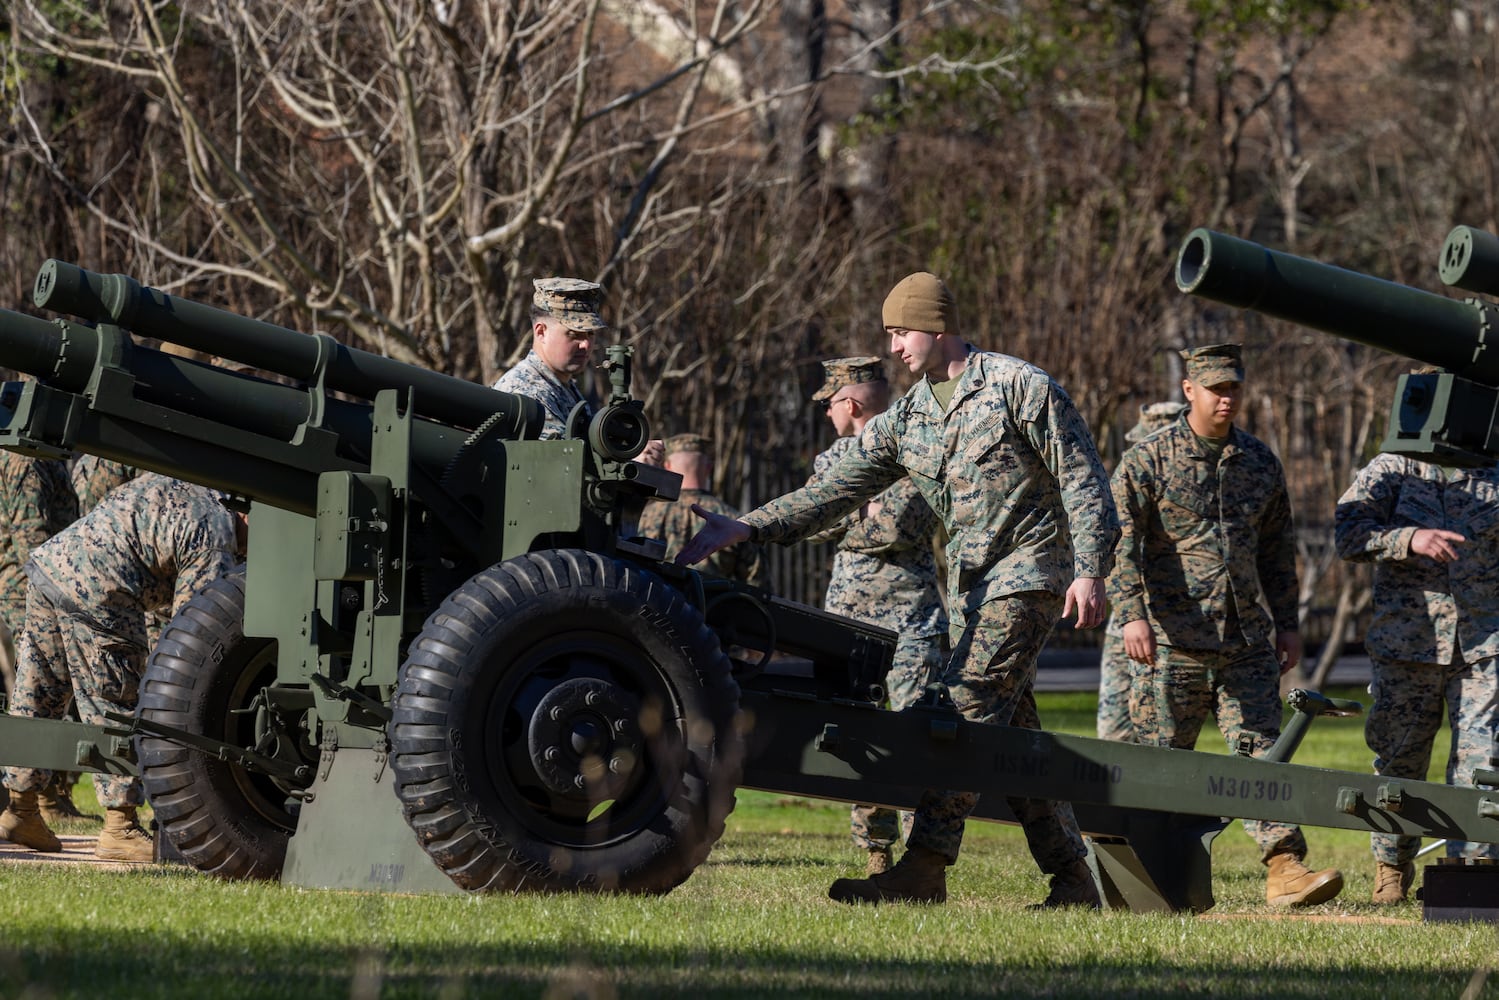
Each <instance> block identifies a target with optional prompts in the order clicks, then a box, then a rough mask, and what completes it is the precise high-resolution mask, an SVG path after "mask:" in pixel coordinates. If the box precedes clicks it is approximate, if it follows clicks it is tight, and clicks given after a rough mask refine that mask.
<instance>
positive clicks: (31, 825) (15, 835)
mask: <svg viewBox="0 0 1499 1000" xmlns="http://www.w3.org/2000/svg"><path fill="white" fill-rule="evenodd" d="M0 837H4V838H5V839H6V840H8V841H10V842H11V843H12V844H20V845H21V846H22V847H29V848H31V849H32V850H33V851H42V852H43V853H46V854H55V853H57V852H58V851H60V850H62V841H60V840H58V839H57V834H55V833H53V832H52V831H51V829H49V828H48V826H47V821H46V820H44V819H42V814H41V813H40V812H38V811H37V806H36V792H11V793H10V804H9V805H8V806H6V807H5V812H3V813H0Z"/></svg>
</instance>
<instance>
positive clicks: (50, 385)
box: [0, 260, 1499, 910]
mask: <svg viewBox="0 0 1499 1000" xmlns="http://www.w3.org/2000/svg"><path fill="white" fill-rule="evenodd" d="M34 302H35V305H36V306H37V307H38V308H42V309H47V310H51V311H53V312H58V313H64V314H67V315H68V316H70V317H74V318H68V319H57V320H52V321H48V320H44V319H41V318H38V317H35V316H31V315H26V314H22V313H17V312H12V311H6V310H0V366H4V367H9V368H12V369H15V370H18V371H21V372H24V373H27V374H29V375H31V376H32V378H31V379H29V380H24V381H17V382H10V383H6V384H4V385H3V386H0V424H3V427H0V447H7V448H12V449H15V450H19V451H22V452H25V453H28V454H32V455H39V456H62V455H67V454H69V453H73V452H89V453H93V454H98V455H101V456H103V457H105V458H110V459H115V460H118V461H123V462H127V463H130V464H132V465H135V466H138V467H141V468H145V469H149V470H152V471H156V472H161V473H164V474H166V475H170V476H176V477H178V478H182V479H186V480H190V481H194V482H198V483H202V484H204V485H206V486H210V487H213V488H216V489H219V490H222V491H224V492H225V493H226V494H227V496H228V498H229V500H228V502H230V503H234V504H241V505H244V506H245V507H246V508H247V509H248V513H249V524H250V542H249V555H248V559H247V562H246V564H245V565H244V566H243V567H242V568H241V569H240V570H238V571H236V572H234V573H232V574H230V575H229V576H227V577H226V578H224V579H221V580H220V581H218V582H216V583H214V584H213V585H211V586H209V587H208V588H206V589H205V590H204V591H202V592H201V593H199V594H198V595H197V596H196V597H194V598H193V600H192V601H191V602H190V603H189V604H188V605H187V607H186V608H185V609H184V610H183V611H182V612H181V613H180V614H179V615H178V616H177V617H176V618H174V619H173V621H172V622H171V623H170V624H169V625H168V626H167V628H166V629H165V630H164V632H163V635H162V637H161V639H160V641H159V642H158V644H157V645H156V647H155V648H154V649H153V651H152V653H151V656H150V659H149V661H148V665H147V669H146V674H145V678H144V682H143V684H142V687H141V697H140V706H139V709H138V712H137V714H136V715H135V716H134V717H133V718H125V719H119V720H115V722H114V723H112V724H110V725H108V726H102V727H98V726H87V725H82V724H78V723H67V722H51V721H42V720H32V719H21V718H14V717H3V718H0V762H3V763H7V764H16V765H25V766H34V767H47V768H54V769H67V768H74V769H84V770H93V771H108V772H115V773H126V772H135V771H138V772H139V773H140V774H141V776H142V778H143V780H144V782H145V784H146V788H147V794H148V796H149V797H150V800H151V803H152V805H153V807H154V809H155V811H156V814H157V817H158V819H159V821H160V824H161V829H162V831H163V833H164V837H165V840H166V841H167V842H168V846H169V847H170V848H171V849H172V850H173V851H174V852H175V853H177V854H180V856H181V857H182V858H183V859H185V860H186V861H187V863H189V864H191V865H192V866H194V867H195V868H198V869H200V870H202V871H205V872H209V873H211V874H214V875H217V876H220V877H224V878H280V879H281V880H282V881H285V882H288V883H292V884H298V885H305V886H330V887H342V888H363V889H391V890H401V891H445V892H457V891H478V890H506V891H519V890H540V891H596V892H637V893H661V892H666V891H669V890H670V889H671V888H673V887H674V886H676V885H678V884H680V883H681V882H682V881H683V880H684V879H686V878H687V877H688V876H689V875H690V874H691V872H692V871H693V870H694V868H695V867H696V866H697V865H698V864H700V863H701V862H702V861H703V860H704V858H705V857H706V856H707V854H708V852H709V850H710V849H711V847H712V845H713V843H714V842H715V841H716V840H717V839H718V837H719V836H720V835H721V834H722V832H723V829H724V824H725V820H726V817H727V816H728V814H729V812H730V811H731V809H732V807H733V801H734V791H735V789H736V788H737V787H741V786H743V787H751V788H759V789H767V790H773V791H778V792H784V793H790V794H800V795H808V796H814V797H820V798H827V799H834V800H842V801H861V802H871V803H878V804H883V805H888V806H893V807H897V808H910V807H912V806H913V805H914V804H915V803H916V802H917V800H918V799H919V797H920V794H921V791H922V789H924V788H926V787H927V786H929V785H931V784H933V783H934V782H939V781H940V783H942V784H944V785H947V786H948V787H954V788H965V789H971V790H974V791H978V792H982V793H984V796H983V798H982V799H981V800H980V804H979V811H978V813H976V815H977V816H980V817H986V818H992V819H999V820H1012V819H1013V817H1011V816H1010V814H1009V813H1008V811H1007V809H1006V807H1005V805H1004V802H1003V800H1004V798H1005V797H1006V796H1013V795H1020V796H1030V797H1049V798H1061V799H1067V800H1070V801H1072V802H1073V803H1074V805H1075V808H1076V810H1077V814H1078V817H1079V822H1080V824H1081V825H1082V827H1083V829H1084V830H1085V831H1087V832H1089V833H1090V834H1091V835H1092V836H1091V838H1090V841H1091V850H1092V855H1091V862H1092V864H1093V866H1094V869H1095V874H1096V875H1097V877H1098V879H1099V881H1100V884H1101V887H1102V888H1103V890H1104V894H1105V898H1106V899H1107V900H1108V902H1109V904H1110V905H1112V906H1120V907H1129V908H1133V909H1137V910H1204V909H1207V908H1208V907H1210V906H1211V905H1212V903H1213V899H1212V890H1211V857H1210V845H1211V841H1212V839H1213V837H1214V836H1215V835H1216V834H1217V832H1218V831H1219V830H1221V829H1222V828H1223V826H1224V824H1225V822H1226V820H1225V818H1224V817H1225V816H1236V817H1245V818H1257V819H1278V820H1286V821H1291V822H1299V823H1303V824H1307V825H1321V826H1337V827H1345V828H1351V829H1359V830H1369V829H1379V830H1392V831H1396V832H1401V833H1409V834H1411V835H1415V836H1437V837H1445V836H1451V837H1460V838H1462V839H1468V840H1499V802H1496V801H1495V800H1496V799H1499V796H1495V795H1493V794H1492V793H1488V792H1485V791H1482V790H1478V789H1459V788H1449V787H1447V786H1443V785H1432V784H1428V783H1424V782H1395V781H1386V780H1384V779H1380V778H1377V777H1375V776H1372V775H1358V774H1351V773H1347V772H1338V771H1326V770H1320V769H1313V768H1306V767H1301V766H1298V765H1295V764H1290V763H1287V762H1286V761H1288V759H1289V756H1290V753H1291V752H1292V751H1293V750H1294V748H1295V746H1296V744H1297V742H1298V741H1299V740H1300V739H1301V737H1302V735H1303V734H1304V732H1305V727H1306V725H1307V724H1308V723H1309V722H1310V721H1311V719H1312V718H1314V717H1315V716H1316V715H1318V714H1320V713H1322V712H1325V711H1328V710H1334V711H1344V710H1348V709H1349V707H1350V706H1346V705H1334V704H1333V703H1330V702H1328V701H1327V700H1326V699H1322V698H1320V697H1319V696H1315V695H1310V694H1305V693H1300V694H1298V695H1297V696H1296V697H1295V698H1294V699H1293V706H1294V707H1295V708H1296V709H1297V710H1298V711H1297V715H1296V717H1295V718H1294V719H1293V721H1292V723H1291V724H1290V725H1289V726H1288V727H1287V728H1286V730H1285V733H1284V734H1283V737H1282V740H1281V742H1280V743H1279V744H1278V745H1277V748H1276V750H1275V752H1274V753H1273V754H1272V756H1271V757H1270V758H1269V759H1251V758H1249V757H1248V756H1247V755H1242V754H1241V755H1230V756H1226V757H1225V756H1222V755H1211V754H1202V753H1196V752H1192V751H1184V750H1170V749H1165V748H1158V747H1147V746H1139V745H1129V744H1119V743H1112V742H1107V741H1101V740H1094V739H1086V738H1083V737H1073V736H1066V735H1061V734H1054V733H1046V732H1035V731H1029V730H1018V729H1011V728H1009V727H999V726H987V725H980V724H975V723H970V722H967V721H966V720H964V719H962V718H961V717H959V716H958V715H957V714H956V713H955V712H954V711H953V710H952V708H951V705H950V704H948V703H947V702H946V701H945V700H944V698H943V697H942V691H941V690H940V688H935V687H934V688H933V689H932V690H931V691H929V696H928V697H927V698H926V699H924V700H923V702H922V703H921V704H919V705H917V706H914V707H913V708H911V709H908V710H906V711H903V712H888V711H883V710H881V709H880V707H879V705H880V702H881V701H882V697H883V691H882V687H881V684H882V680H883V677H884V673H885V670H886V669H887V667H888V665H889V662H890V658H891V655H892V650H893V644H894V638H895V637H894V636H893V635H892V634H890V633H888V632H885V631H883V630H881V629H877V628H872V627H869V626H865V625H862V624H859V623H857V622H853V621H850V620H847V619H843V618H840V617H837V616H834V615H829V614H825V613H823V612H819V611H816V610H814V609H811V608H807V607H804V606H801V605H797V604H794V603H792V602H789V601H786V600H783V599H781V598H778V597H776V596H774V595H772V594H769V593H766V592H764V591H760V590H757V589H755V588H751V587H747V586H744V585H741V584H737V583H731V582H728V581H722V580H713V579H709V578H706V577H703V576H701V575H699V574H698V573H696V572H695V571H692V570H687V569H682V568H680V567H676V566H673V565H671V564H670V563H666V562H663V561H662V559H661V557H662V556H663V554H664V553H663V552H662V550H661V546H660V544H659V543H656V542H653V541H652V540H650V539H642V538H638V537H636V536H635V534H634V532H633V525H634V523H635V516H636V514H637V513H638V509H639V507H640V505H641V504H642V503H643V502H645V501H646V500H648V499H652V498H665V499H670V498H674V497H675V496H676V495H677V491H678V488H679V485H680V480H679V479H678V478H677V477H676V476H674V475H672V474H670V473H667V472H665V471H663V470H660V469H655V468H652V467H649V466H645V465H641V464H639V463H637V462H634V461H632V459H633V458H634V457H635V456H636V455H638V454H639V452H640V451H641V449H642V448H643V447H644V446H645V444H646V443H647V440H648V439H649V437H650V430H649V423H648V421H647V419H646V416H645V414H644V413H643V412H642V408H641V406H640V404H639V403H638V402H637V401H635V400H633V399H632V398H631V396H630V392H629V384H630V360H631V358H630V352H629V350H628V349H627V348H624V347H614V348H611V349H610V350H609V352H608V360H607V361H606V362H605V364H604V370H605V371H606V372H607V374H608V377H609V383H610V395H609V399H608V401H607V403H606V405H604V406H603V407H602V408H601V410H600V412H599V413H598V414H596V415H595V416H594V417H593V418H592V419H591V420H587V419H585V417H584V415H583V414H582V413H581V412H578V413H575V414H574V419H573V420H572V421H571V425H570V434H569V436H568V437H567V438H565V439H563V440H558V441H540V440H536V438H537V435H538V434H539V432H540V428H541V425H542V418H541V412H540V409H539V407H538V406H537V404H535V403H534V402H533V401H531V400H527V399H524V398H522V397H517V396H512V395H508V394H505V393H502V392H497V391H495V390H492V389H489V388H486V387H483V386H478V385H474V384H472V383H468V382H464V381H462V380H458V379H453V378H449V377H447V376H443V375H439V374H435V373H433V372H429V371H424V370H422V369H419V368H415V367H412V366H408V365H404V364H401V363H398V362H394V361H392V360H390V359H387V358H382V357H379V356H377V355H373V354H369V353H366V352H362V351H358V350H355V349H352V348H349V347H346V346H344V345H341V344H339V343H337V342H336V341H334V340H333V339H332V338H331V337H328V336H326V335H321V334H319V335H313V336H308V335H305V334H302V333H298V332H295V331H291V330H287V329H283V328H280V327H276V326H272V325H270V324H266V323H263V322H259V321H256V320H252V319H248V318H245V317H242V316H236V315H234V314H232V313H228V312H224V311H222V310H219V309H215V308H212V307H209V306H206V305H202V304H199V303H195V302H191V301H189V300H186V299H183V298H179V297H176V296H172V295H168V294H165V293H163V292H161V291H158V290H155V289H152V288H148V287H144V286H142V285H141V284H139V283H138V282H137V281H135V280H134V279H132V278H129V277H126V276H123V275H101V274H96V273H93V272H90V271H87V270H84V269H82V268H79V267H77V266H75V265H72V264H67V263H63V262H61V261H55V260H53V261H48V262H47V263H46V264H45V265H44V266H43V267H42V269H41V272H40V273H39V275H38V278H37V282H36V286H35V292H34ZM155 341H161V342H165V343H172V344H178V345H181V346H184V347H187V348H191V349H193V350H194V351H198V352H201V353H203V354H204V355H207V356H210V357H213V358H217V359H221V361H222V362H223V364H211V363H204V362H198V361H193V360H188V359H185V358H182V357H177V356H175V355H173V354H170V353H166V352H163V351H160V350H157V349H154V348H153V347H152V346H150V344H151V343H152V342H155ZM231 366H233V367H231ZM243 368H249V369H254V370H256V371H258V372H259V373H260V374H254V373H252V372H249V371H245V370H242V369H243ZM939 776H940V777H939Z"/></svg>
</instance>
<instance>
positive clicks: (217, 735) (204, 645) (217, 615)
mask: <svg viewBox="0 0 1499 1000" xmlns="http://www.w3.org/2000/svg"><path fill="white" fill-rule="evenodd" d="M244 620H245V574H244V570H243V568H241V569H237V570H235V571H234V572H232V573H230V574H229V575H227V576H225V577H221V578H220V579H218V580H215V581H214V582H213V583H211V584H209V585H208V586H207V587H205V588H203V590H201V591H199V592H198V593H197V594H195V595H194V596H193V597H192V599H191V600H189V601H188V603H187V604H186V605H185V606H184V607H183V609H182V611H181V613H180V614H178V615H177V616H176V617H175V618H173V619H172V621H171V623H170V624H168V625H167V627H166V629H165V631H163V633H162V636H161V640H160V641H159V642H158V643H157V644H156V647H155V648H154V649H153V650H152V652H151V656H150V658H149V659H148V660H147V662H146V670H145V673H144V675H143V676H142V678H141V684H140V700H139V703H138V707H137V713H138V714H139V715H140V717H141V718H143V719H147V720H149V721H152V722H156V723H160V724H162V725H167V726H172V727H174V728H177V729H182V730H186V731H188V732H190V733H195V734H199V735H202V736H206V737H209V738H212V739H217V740H223V741H224V742H225V743H229V744H231V745H234V746H241V747H258V748H261V749H262V752H265V751H267V750H271V751H273V752H274V750H275V749H277V748H275V747H272V745H271V744H272V742H279V744H280V746H279V749H280V750H281V751H282V752H283V753H292V754H296V753H298V752H299V750H298V749H296V748H293V747H291V746H288V744H290V743H295V742H296V741H295V740H294V739H292V738H291V737H290V736H289V735H288V734H287V733H286V732H284V731H282V732H280V733H279V734H277V733H273V732H271V731H269V730H268V728H267V725H268V719H269V718H270V713H269V712H268V711H267V710H265V706H264V705H263V704H262V703H261V701H260V698H259V695H260V692H261V691H262V690H263V689H264V688H265V687H267V686H268V685H270V684H271V683H272V682H273V681H274V680H275V678H276V643H275V641H274V640H271V639H257V638H246V637H245V634H244ZM278 735H279V741H278V740H277V736H278ZM137 754H138V759H139V760H140V768H141V781H142V783H143V784H144V785H145V789H146V796H147V798H148V799H149V800H150V802H151V806H152V808H153V809H154V810H155V811H156V818H157V821H158V822H159V823H160V824H161V827H162V832H163V834H164V835H165V836H166V838H167V839H168V840H169V841H170V842H171V844H172V845H173V846H174V847H176V848H177V850H178V852H180V853H181V854H182V856H183V857H184V858H185V859H186V860H187V861H188V863H189V864H191V865H192V866H193V867H194V868H197V869H198V870H199V871H203V872H207V873H209V874H211V875H216V876H219V877H221V878H226V879H274V878H278V877H280V875H281V868H282V865H283V864H284V863H285V861H286V850H287V843H288V841H289V840H290V838H291V835H292V833H293V832H294V831H295V830H296V825H297V820H296V816H295V814H294V812H293V809H294V806H292V805H291V802H292V801H293V797H294V793H295V792H296V791H298V790H299V789H297V788H294V787H292V785H291V784H289V783H288V782H286V781H285V780H282V779H277V778H272V777H269V776H266V775H263V774H258V773H254V772H252V771H249V770H247V769H245V768H243V767H240V766H238V765H236V764H232V763H230V762H228V761H224V760H220V759H219V758H217V757H214V756H212V755H210V754H207V753H203V752H202V751H200V750H193V749H188V748H186V747H184V746H182V745H180V744H178V743H174V742H170V741H168V740H165V739H160V738H157V737H153V736H142V737H140V738H139V745H138V748H137Z"/></svg>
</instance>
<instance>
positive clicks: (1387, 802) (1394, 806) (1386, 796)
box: [1374, 784, 1405, 813]
mask: <svg viewBox="0 0 1499 1000" xmlns="http://www.w3.org/2000/svg"><path fill="white" fill-rule="evenodd" d="M1374 804H1375V805H1376V806H1378V807H1379V808H1381V809H1383V810H1385V811H1386V812H1392V813H1398V812H1400V811H1401V810H1402V809H1404V808H1405V793H1404V792H1403V791H1401V788H1400V786H1399V785H1395V784H1384V785H1380V786H1379V788H1378V789H1376V790H1375V792H1374Z"/></svg>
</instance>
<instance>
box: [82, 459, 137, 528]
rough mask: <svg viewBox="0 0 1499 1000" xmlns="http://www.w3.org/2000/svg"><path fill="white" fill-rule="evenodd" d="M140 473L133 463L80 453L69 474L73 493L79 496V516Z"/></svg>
mask: <svg viewBox="0 0 1499 1000" xmlns="http://www.w3.org/2000/svg"><path fill="white" fill-rule="evenodd" d="M140 474H141V470H140V469H137V468H136V467H135V466H133V465H126V464H125V463H124V462H115V461H112V460H111V459H108V458H100V457H99V456H98V455H79V456H78V457H77V458H75V459H73V466H72V468H71V469H70V470H69V472H68V475H69V478H70V479H71V480H72V482H73V493H74V495H75V496H77V497H78V516H79V517H82V516H83V515H85V514H87V513H88V512H89V511H91V510H93V509H94V508H95V507H97V506H99V501H101V500H103V499H104V498H105V497H106V496H107V495H108V494H109V491H110V490H112V489H114V488H115V487H116V486H119V485H120V484H121V483H126V482H129V481H130V480H132V479H134V478H135V477H136V476H139V475H140Z"/></svg>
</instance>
